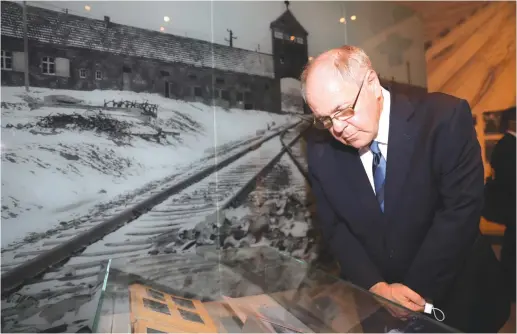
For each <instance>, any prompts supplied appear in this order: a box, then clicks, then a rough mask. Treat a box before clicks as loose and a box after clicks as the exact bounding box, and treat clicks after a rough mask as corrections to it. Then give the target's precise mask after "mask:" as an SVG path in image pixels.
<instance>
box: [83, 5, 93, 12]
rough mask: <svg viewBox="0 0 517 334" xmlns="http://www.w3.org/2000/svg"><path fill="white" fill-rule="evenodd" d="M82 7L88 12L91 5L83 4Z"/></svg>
mask: <svg viewBox="0 0 517 334" xmlns="http://www.w3.org/2000/svg"><path fill="white" fill-rule="evenodd" d="M84 9H85V10H86V11H87V12H89V11H90V9H92V7H90V6H88V5H86V6H84Z"/></svg>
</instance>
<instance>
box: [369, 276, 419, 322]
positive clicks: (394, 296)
mask: <svg viewBox="0 0 517 334" xmlns="http://www.w3.org/2000/svg"><path fill="white" fill-rule="evenodd" d="M370 292H372V293H374V294H376V295H379V296H381V297H383V298H385V299H388V300H390V301H392V302H394V303H396V304H399V305H402V306H404V307H406V308H408V309H410V310H412V311H415V312H422V311H423V310H424V306H425V300H424V298H422V297H421V296H420V295H419V294H418V293H416V292H415V291H413V290H411V289H410V288H408V287H407V286H405V285H403V284H399V283H393V284H388V283H386V282H379V283H377V284H375V285H374V286H372V287H371V288H370ZM388 308H389V307H388ZM389 310H390V312H391V313H392V314H393V313H395V314H394V315H396V316H406V315H407V313H406V312H401V311H402V310H395V309H394V308H389Z"/></svg>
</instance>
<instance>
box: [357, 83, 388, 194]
mask: <svg viewBox="0 0 517 334" xmlns="http://www.w3.org/2000/svg"><path fill="white" fill-rule="evenodd" d="M381 89H382V97H383V98H384V101H383V104H382V112H381V117H380V118H379V131H378V132H377V137H375V139H374V140H375V141H377V142H378V143H379V149H380V150H381V153H382V156H383V157H384V159H385V160H386V162H388V134H389V132H390V107H391V99H390V92H388V91H387V90H386V89H384V88H382V87H381ZM359 155H360V157H361V162H362V163H363V166H364V170H365V171H366V175H367V176H368V180H370V184H371V185H372V189H373V192H374V193H375V184H374V182H373V171H372V164H373V153H372V151H371V150H370V147H368V146H367V147H363V148H362V149H360V150H359Z"/></svg>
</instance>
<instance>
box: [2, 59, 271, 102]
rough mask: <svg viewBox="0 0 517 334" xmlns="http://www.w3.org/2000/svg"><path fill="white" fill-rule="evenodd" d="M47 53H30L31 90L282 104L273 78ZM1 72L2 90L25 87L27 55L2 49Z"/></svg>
mask: <svg viewBox="0 0 517 334" xmlns="http://www.w3.org/2000/svg"><path fill="white" fill-rule="evenodd" d="M67 53H69V50H67ZM92 53H96V54H95V55H93V54H92ZM48 54H53V53H50V52H49V53H45V52H30V53H29V81H30V85H31V86H36V87H48V88H56V89H75V90H95V89H103V90H105V89H113V90H127V91H135V92H151V93H158V94H161V95H163V96H165V97H169V98H177V99H182V100H186V101H196V102H203V103H206V104H212V103H214V102H215V103H216V104H217V105H219V106H221V107H225V108H241V109H258V110H266V111H271V112H279V110H276V109H277V106H278V105H279V104H280V103H279V101H280V87H279V85H280V83H279V81H276V80H274V79H272V78H267V77H261V76H253V75H248V74H241V73H233V72H227V71H221V70H217V69H212V68H201V67H194V66H189V65H187V64H183V63H175V64H170V63H163V62H160V61H155V60H148V59H129V61H128V58H127V57H124V56H121V55H116V54H109V53H105V52H96V51H92V50H85V51H82V50H81V51H79V50H77V51H76V57H73V56H72V57H70V56H69V57H56V56H50V55H48ZM54 54H55V53H54ZM92 56H93V57H92ZM91 59H95V61H92V60H91ZM1 69H2V85H14V86H23V85H24V69H25V53H24V52H18V51H11V50H7V49H4V50H2V53H1ZM277 86H278V87H277Z"/></svg>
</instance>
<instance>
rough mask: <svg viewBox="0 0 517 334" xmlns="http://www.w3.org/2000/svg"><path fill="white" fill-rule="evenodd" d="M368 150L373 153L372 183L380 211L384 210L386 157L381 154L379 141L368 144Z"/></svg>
mask: <svg viewBox="0 0 517 334" xmlns="http://www.w3.org/2000/svg"><path fill="white" fill-rule="evenodd" d="M370 150H372V153H373V164H372V171H373V184H374V186H375V196H376V197H377V201H378V202H379V205H380V206H381V211H382V212H384V183H385V180H386V159H384V157H383V156H382V153H381V150H380V149H379V143H378V142H376V141H374V142H372V144H371V145H370Z"/></svg>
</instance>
